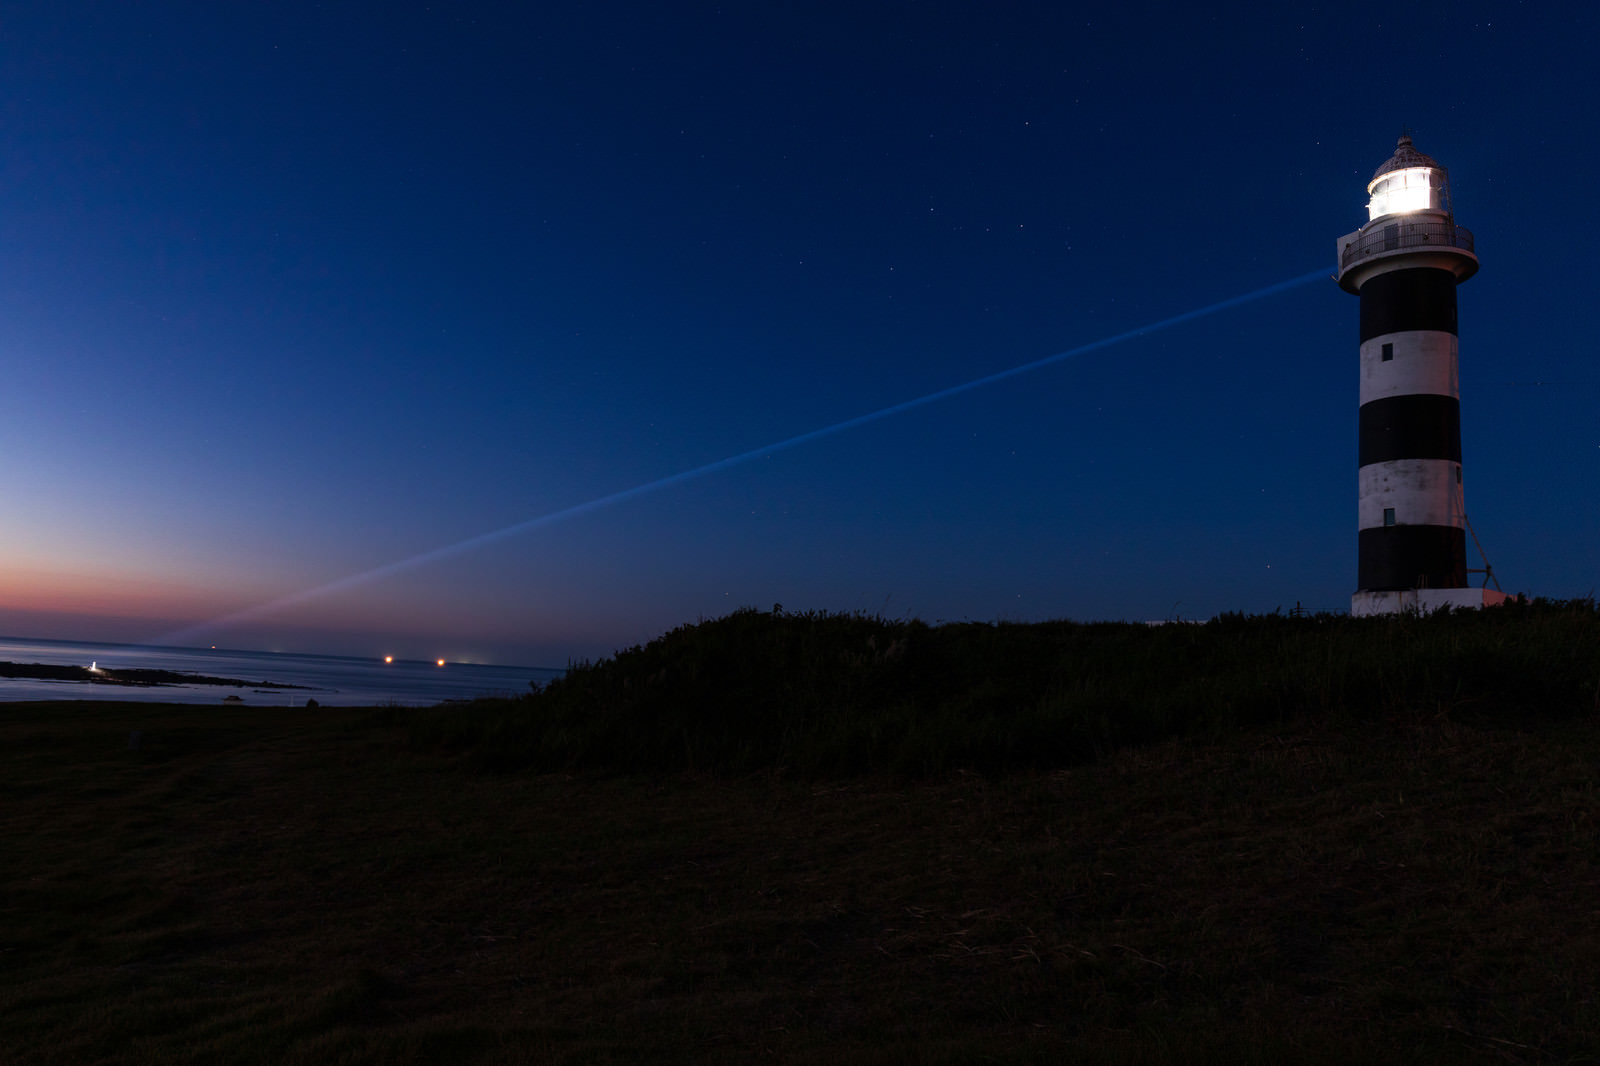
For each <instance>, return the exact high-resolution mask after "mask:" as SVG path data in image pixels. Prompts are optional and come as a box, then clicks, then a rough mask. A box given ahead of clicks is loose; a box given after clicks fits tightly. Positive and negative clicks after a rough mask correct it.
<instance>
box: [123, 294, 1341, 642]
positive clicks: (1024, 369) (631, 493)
mask: <svg viewBox="0 0 1600 1066" xmlns="http://www.w3.org/2000/svg"><path fill="white" fill-rule="evenodd" d="M1327 278H1328V271H1327V270H1326V269H1325V268H1324V269H1321V270H1313V271H1310V272H1308V273H1305V274H1301V275H1300V276H1298V277H1295V278H1290V279H1289V280H1288V281H1280V282H1278V283H1277V284H1276V285H1268V286H1267V287H1266V288H1264V289H1256V290H1254V291H1252V292H1247V293H1245V294H1244V295H1242V296H1232V297H1229V298H1228V299H1226V300H1220V301H1218V302H1217V303H1214V304H1208V305H1206V306H1205V307H1201V308H1197V309H1195V310H1193V311H1185V312H1183V313H1182V314H1180V315H1173V316H1172V317H1171V318H1163V319H1161V320H1160V321H1159V322H1152V323H1150V324H1149V325H1145V326H1140V327H1138V328H1137V329H1130V330H1127V331H1126V332H1123V333H1117V334H1114V335H1112V336H1110V337H1103V338H1101V339H1100V340H1097V341H1090V342H1089V343H1088V344H1080V345H1079V346H1078V347H1076V348H1069V349H1067V350H1066V351H1064V352H1057V353H1056V354H1054V355H1047V356H1045V357H1044V358H1043V359H1035V360H1034V361H1033V362H1031V363H1023V364H1021V365H1020V366H1014V367H1011V368H1010V369H1007V370H1000V371H997V372H995V373H993V374H986V375H984V376H983V377H981V378H973V379H972V380H971V381H966V382H963V383H961V384H960V385H952V386H950V387H949V388H947V389H940V390H939V391H938V392H930V393H928V394H926V395H924V396H918V397H916V398H915V399H911V400H905V401H903V402H901V403H897V404H892V405H890V406H888V407H880V408H879V409H878V410H876V411H869V412H868V413H867V414H864V415H857V416H856V417H854V418H847V419H845V420H844V421H843V422H835V423H833V424H832V425H829V426H823V427H822V428H821V429H813V430H810V431H809V432H806V433H801V434H799V435H798V436H794V437H787V438H785V439H784V440H780V441H777V442H775V443H773V444H764V445H762V446H761V447H759V448H752V449H751V450H750V451H747V452H740V453H739V454H738V455H731V456H729V457H728V458H726V459H718V460H716V461H715V462H711V463H706V464H705V465H704V466H697V467H693V468H692V469H689V470H683V471H680V472H678V473H676V474H669V475H667V476H666V477H663V478H657V479H656V480H655V481H650V482H646V483H645V484H643V485H635V486H634V487H633V488H630V489H623V490H621V491H620V492H613V493H610V494H608V495H605V496H597V497H596V498H594V499H592V500H589V501H587V502H584V503H579V504H574V505H573V506H571V507H566V508H563V509H562V510H559V511H551V512H550V513H548V514H543V515H540V516H538V517H537V518H530V519H527V520H526V521H523V522H517V523H516V524H514V525H509V526H505V527H504V528H501V529H495V530H490V531H489V532H487V533H480V534H478V535H477V536H474V537H468V538H467V539H466V540H459V541H456V542H455V543H454V544H446V545H444V546H443V547H440V548H433V549H431V550H429V551H425V552H422V553H420V554H418V555H413V556H410V557H409V558H406V559H400V560H397V561H395V562H392V563H385V564H384V565H382V566H376V567H373V568H372V569H371V570H363V571H361V572H360V573H358V574H351V575H350V576H349V577H342V578H339V579H337V580H335V581H330V582H328V583H327V584H325V585H318V586H316V587H315V588H309V589H305V590H303V591H301V592H295V593H291V594H290V595H288V596H284V597H281V598H280V599H276V600H272V601H270V602H268V603H263V604H258V605H257V606H255V607H248V608H246V609H244V610H242V611H237V612H235V613H234V614H230V615H226V616H224V617H222V618H219V619H215V620H213V621H210V622H204V623H201V624H200V625H197V626H192V627H190V628H188V629H184V630H180V631H178V632H176V633H170V634H167V635H166V636H165V637H163V638H161V639H160V640H157V641H154V642H153V643H157V644H164V645H168V646H180V645H183V644H184V643H185V642H186V641H189V640H193V639H196V638H197V637H198V636H199V635H200V634H202V633H205V632H207V631H210V630H213V629H225V628H227V627H230V626H234V625H238V624H239V623H241V622H248V621H252V620H254V619H257V618H260V617H263V616H264V615H269V614H275V613H277V612H278V611H281V610H283V609H285V608H288V607H294V606H296V605H298V604H302V603H307V602H309V601H311V600H315V599H320V598H322V597H323V596H328V595H331V594H333V593H335V592H343V591H345V590H347V589H353V588H358V587H360V586H362V585H368V584H371V583H372V582H374V581H380V580H382V579H383V578H386V577H393V576H394V575H395V574H401V573H404V572H405V571H407V570H414V569H416V568H417V567H419V566H427V565H428V564H430V563H436V562H440V561H441V560H444V559H449V558H452V557H454V556H457V555H464V554H466V553H467V552H472V551H476V550H478V549H479V548H485V547H488V546H489V545H491V544H495V543H498V542H499V541H502V540H507V539H509V538H511V537H518V536H521V535H522V534H524V533H531V532H533V531H534V530H536V529H544V528H545V527H547V526H553V525H555V524H557V523H559V522H565V521H567V520H568V519H572V518H580V517H582V516H583V515H586V514H592V513H594V512H595V511H600V510H604V509H605V508H607V507H614V506H616V505H617V504H620V503H627V502H628V501H629V500H636V499H638V498H639V497H641V496H648V495H650V494H651V493H654V492H661V491H663V490H665V489H670V488H673V487H674V486H677V485H682V484H685V483H686V482H690V481H695V480H697V479H699V478H703V477H708V476H709V475H711V474H718V473H721V472H722V471H724V470H731V469H732V468H734V467H736V466H740V465H742V464H744V463H748V462H750V461H751V460H753V459H760V458H763V457H764V456H768V455H775V454H777V453H778V452H783V451H788V450H789V449H791V448H798V447H800V446H801V445H802V444H810V443H811V442H812V441H816V440H821V439H822V438H824V437H831V436H833V435H834V434H836V433H843V432H845V431H846V430H851V429H855V428H857V427H858V426H865V425H869V424H870V423H873V422H878V421H881V420H883V419H885V418H892V417H893V416H895V415H898V414H903V413H905V412H906V411H911V410H914V409H916V408H918V407H925V406H927V405H928V404H930V403H937V402H938V401H940V400H947V399H949V398H950V397H952V396H960V395H961V394H962V393H966V392H971V391H973V390H974V389H981V388H983V387H984V386H986V385H993V384H996V383H997V382H1001V381H1007V380H1009V379H1011V378H1015V377H1021V376H1022V375H1023V374H1031V373H1033V372H1034V371H1035V370H1043V369H1044V368H1045V367H1048V366H1055V365H1056V364H1057V363H1063V362H1066V361H1067V360H1068V359H1076V358H1077V357H1078V356H1081V355H1088V354H1089V353H1090V352H1098V351H1102V350H1104V349H1106V348H1110V347H1112V346H1113V345H1117V344H1122V343H1124V342H1125V341H1131V340H1134V339H1136V338H1139V337H1144V336H1148V335H1149V334H1151V333H1157V332H1160V331H1161V330H1164V329H1171V328H1172V327H1174V326H1181V325H1184V324H1185V323H1188V322H1194V321H1196V320H1197V319H1201V318H1207V317H1209V316H1211V315H1215V314H1218V313H1220V312H1222V311H1229V310H1232V309H1233V308H1235V307H1243V306H1244V305H1245V304H1250V303H1255V302H1256V301H1257V300H1264V299H1266V298H1267V297H1269V296H1276V295H1277V294H1279V293H1281V292H1287V291H1289V290H1290V289H1297V288H1299V287H1300V286H1302V285H1309V284H1310V283H1311V282H1313V281H1325V280H1327Z"/></svg>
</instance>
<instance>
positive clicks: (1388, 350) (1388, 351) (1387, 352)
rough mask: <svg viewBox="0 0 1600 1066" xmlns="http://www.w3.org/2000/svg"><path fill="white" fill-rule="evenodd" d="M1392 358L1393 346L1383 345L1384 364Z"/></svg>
mask: <svg viewBox="0 0 1600 1066" xmlns="http://www.w3.org/2000/svg"><path fill="white" fill-rule="evenodd" d="M1393 358H1394V345H1392V344H1385V345H1384V346H1383V361H1384V362H1385V363H1387V362H1388V361H1389V360H1391V359H1393Z"/></svg>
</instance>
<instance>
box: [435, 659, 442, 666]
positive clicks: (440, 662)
mask: <svg viewBox="0 0 1600 1066" xmlns="http://www.w3.org/2000/svg"><path fill="white" fill-rule="evenodd" d="M434 665H435V666H443V665H444V660H443V659H439V660H437V661H436V662H435V663H434Z"/></svg>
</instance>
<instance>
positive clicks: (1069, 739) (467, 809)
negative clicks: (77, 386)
mask: <svg viewBox="0 0 1600 1066" xmlns="http://www.w3.org/2000/svg"><path fill="white" fill-rule="evenodd" d="M1597 638H1600V618H1597V614H1596V611H1595V608H1594V606H1593V605H1592V604H1588V603H1577V604H1535V605H1526V606H1517V607H1513V608H1510V609H1506V610H1504V611H1491V612H1483V613H1482V614H1479V615H1456V616H1438V617H1434V618H1426V619H1375V620H1367V621H1362V620H1350V619H1340V618H1316V619H1296V618H1277V617H1271V618H1252V619H1244V618H1227V619H1222V620H1220V621H1218V622H1214V623H1210V624H1207V625H1204V626H1186V625H1185V626H1178V625H1173V626H1163V627H1156V628H1146V627H1138V626H1098V625H1096V626H1075V625H1070V624H1065V623H1062V624H1049V625H1040V626H957V627H938V628H931V627H925V626H920V625H916V624H909V623H889V622H880V621H875V620H870V619H861V618H855V617H849V616H823V615H799V616H787V615H772V614H763V613H757V612H740V613H738V614H735V615H733V616H730V617H728V618H724V619H718V620H715V621H711V622H706V623H702V624H700V625H696V626H690V627H685V628H683V629H680V630H677V631H675V632H673V633H671V634H667V635H666V636H664V637H662V638H661V639H660V640H658V641H655V642H652V643H651V644H650V645H648V646H646V647H643V648H637V649H631V650H629V651H627V652H624V653H621V654H619V655H617V656H615V657H613V658H612V659H609V660H606V661H604V662H601V663H597V664H591V665H588V666H586V667H583V668H580V669H575V670H574V671H572V673H571V674H569V676H568V677H567V678H566V679H565V680H563V681H562V682H560V683H558V684H556V685H552V686H551V687H550V688H549V689H548V690H546V691H544V692H542V693H539V694H538V695H536V696H533V697H531V698H529V699H526V700H516V701H501V702H490V703H482V704H472V705H452V706H446V707H441V708H434V709H425V710H404V709H396V708H388V709H371V710H361V709H347V710H326V709H325V710H315V711H307V710H305V709H295V710H285V709H262V708H199V707H184V706H159V705H150V704H139V703H93V704H91V703H63V704H13V705H9V706H0V759H3V763H0V769H3V772H0V1062H5V1063H8V1064H10V1063H17V1064H55V1063H73V1064H79V1063H158V1062H159V1063H185V1062H192V1063H202V1062H204V1063H218V1062H229V1063H273V1064H280V1063H287V1064H296V1063H307V1064H309V1063H319V1064H320V1063H328V1062H384V1063H431V1062H440V1061H450V1062H475V1063H522V1062H529V1063H533V1062H540V1063H542V1062H558V1063H611V1062H617V1063H621V1062H638V1061H652V1062H682V1063H690V1062H748V1061H753V1060H770V1061H777V1062H793V1063H827V1064H829V1066H836V1064H839V1063H857V1062H860V1063H912V1062H917V1063H921V1062H934V1063H940V1062H946V1063H966V1062H980V1061H991V1062H1012V1063H1015V1062H1060V1061H1071V1062H1087V1063H1156V1062H1217V1063H1235V1062H1262V1063H1265V1062H1273V1063H1277V1062H1311V1063H1335V1062H1337V1063H1348V1062H1352V1061H1382V1062H1419V1063H1421V1062H1430V1063H1431V1062H1463V1061H1467V1062H1486V1063H1487V1062H1495V1063H1501V1062H1512V1063H1576V1062H1593V1061H1596V1055H1595V1049H1596V1048H1597V1047H1600V997H1597V995H1596V993H1595V991H1594V987H1593V973H1594V972H1595V969H1596V964H1597V962H1600V925H1597V923H1596V922H1595V912H1596V904H1595V899H1596V892H1597V888H1600V797H1597V791H1596V769H1595V768H1596V767H1597V766H1600V708H1597V706H1596V682H1597V681H1600V639H1597ZM134 731H138V734H139V736H138V740H137V744H136V745H135V744H134V743H133V741H132V740H131V734H132V733H133V732H134Z"/></svg>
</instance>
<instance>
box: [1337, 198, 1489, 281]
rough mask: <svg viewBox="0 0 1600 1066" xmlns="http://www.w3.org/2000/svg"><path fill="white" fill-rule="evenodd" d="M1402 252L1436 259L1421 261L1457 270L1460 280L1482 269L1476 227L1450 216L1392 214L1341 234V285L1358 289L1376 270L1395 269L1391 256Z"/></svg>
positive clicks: (1413, 256)
mask: <svg viewBox="0 0 1600 1066" xmlns="http://www.w3.org/2000/svg"><path fill="white" fill-rule="evenodd" d="M1430 253H1432V254H1430ZM1401 256H1404V257H1406V258H1407V259H1408V260H1410V259H1417V258H1419V257H1420V258H1422V259H1425V260H1433V261H1434V262H1432V263H1427V264H1419V265H1438V266H1443V267H1445V268H1447V269H1450V270H1452V271H1454V273H1455V275H1456V280H1457V281H1465V280H1467V279H1468V278H1470V277H1471V276H1472V275H1474V274H1476V273H1477V272H1478V256H1477V254H1476V253H1475V252H1474V250H1473V241H1472V231H1471V230H1469V229H1467V228H1466V227H1465V226H1458V225H1456V224H1455V222H1454V221H1452V220H1451V218H1450V216H1448V215H1431V216H1425V217H1421V218H1397V217H1395V216H1392V215H1391V216H1389V217H1388V218H1386V219H1385V218H1379V219H1375V220H1374V221H1372V222H1369V223H1367V224H1366V225H1365V226H1363V227H1361V228H1360V229H1359V230H1357V231H1356V232H1354V233H1347V234H1345V235H1344V236H1343V237H1341V238H1339V286H1340V287H1341V288H1343V289H1344V290H1345V291H1346V292H1357V291H1359V290H1360V287H1361V283H1362V282H1364V281H1365V280H1366V279H1367V278H1369V277H1371V276H1372V275H1373V274H1376V273H1381V272H1382V271H1383V270H1385V269H1393V268H1392V267H1391V266H1390V265H1389V264H1388V263H1387V262H1386V261H1387V260H1389V259H1395V258H1399V257H1401Z"/></svg>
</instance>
